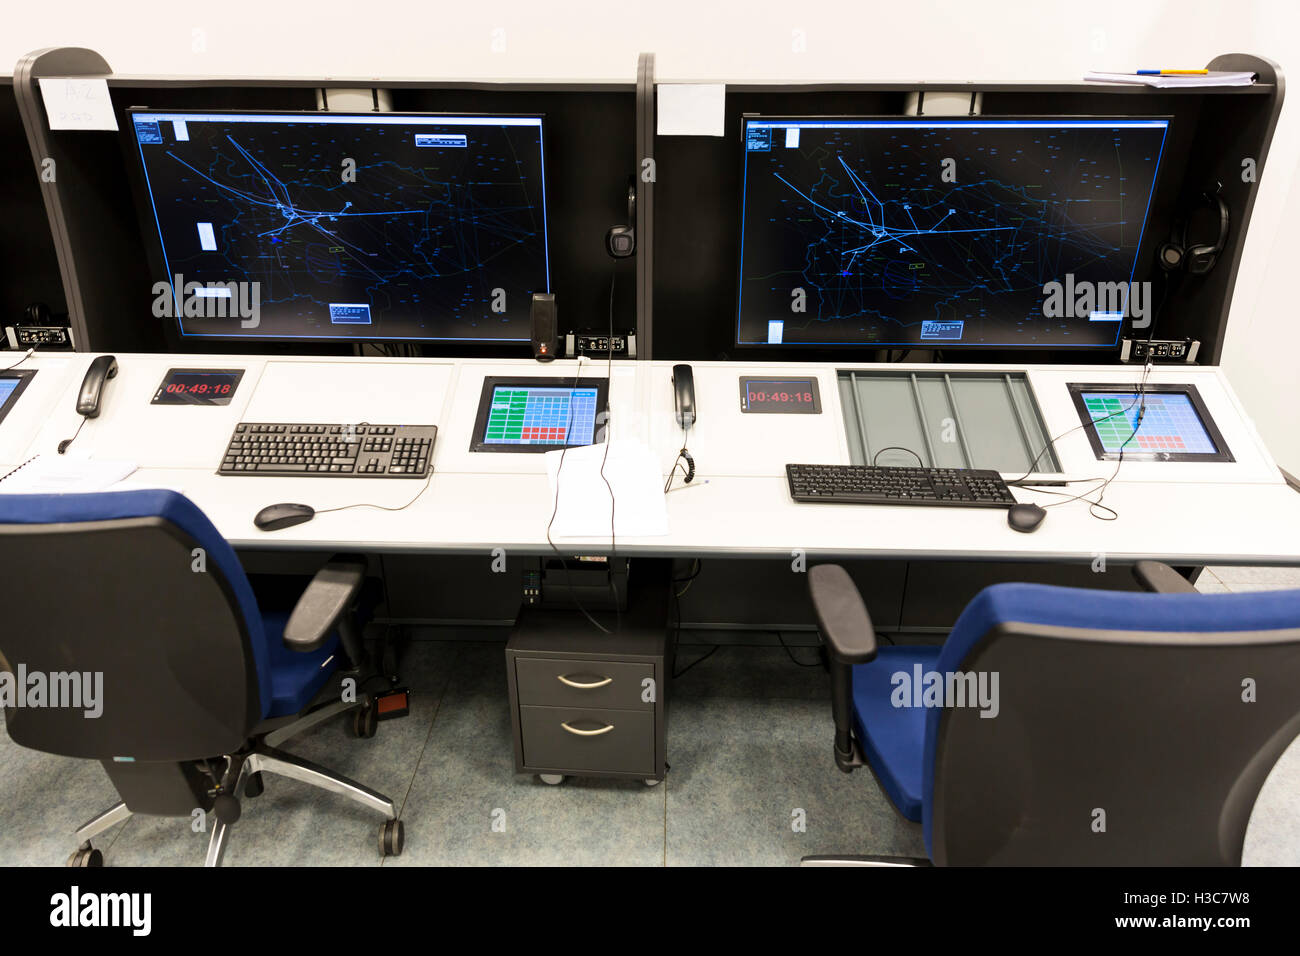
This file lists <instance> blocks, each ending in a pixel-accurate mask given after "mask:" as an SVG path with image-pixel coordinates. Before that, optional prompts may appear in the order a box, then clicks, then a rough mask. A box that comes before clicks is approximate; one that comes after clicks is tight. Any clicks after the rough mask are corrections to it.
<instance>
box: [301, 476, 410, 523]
mask: <svg viewBox="0 0 1300 956" xmlns="http://www.w3.org/2000/svg"><path fill="white" fill-rule="evenodd" d="M431 484H433V469H432V468H430V469H429V476H428V477H427V478H425V479H424V484H423V486H421V488H420V490H419V491H417V492H416V493H415V497H414V498H412V499H411V500H410V501H408V502H407V503H406V504H404V505H377V504H372V503H370V502H359V503H357V504H354V505H339V506H338V507H336V508H316V509H314V510H315V512H316V514H318V515H327V514H329V513H330V512H331V511H347V510H348V509H349V508H378V509H379V510H380V511H405V510H406V509H407V508H409V507H411V505H413V504H415V503H416V502H417V501H419V500H420V498H421V497H422V496H423V495H424V493H425V492H426V491H428V490H429V485H431Z"/></svg>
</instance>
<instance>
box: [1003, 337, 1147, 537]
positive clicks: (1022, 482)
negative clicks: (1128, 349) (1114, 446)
mask: <svg viewBox="0 0 1300 956" xmlns="http://www.w3.org/2000/svg"><path fill="white" fill-rule="evenodd" d="M1151 369H1152V362H1151V350H1150V349H1148V350H1147V361H1146V364H1145V365H1144V366H1143V368H1142V377H1141V378H1140V379H1139V380H1138V386H1137V394H1136V395H1135V397H1134V398H1133V401H1131V402H1129V403H1128V404H1127V405H1125V406H1124V407H1123V408H1121V409H1120V410H1119V411H1117V412H1112V413H1111V414H1109V415H1103V416H1102V417H1101V418H1094V419H1091V420H1090V421H1087V422H1082V423H1080V424H1078V425H1075V426H1074V427H1073V428H1069V429H1066V430H1065V431H1063V432H1061V433H1060V434H1059V435H1057V436H1056V437H1055V438H1051V439H1049V440H1048V442H1047V444H1046V445H1044V446H1043V450H1042V451H1040V452H1039V453H1038V454H1037V456H1035V458H1034V460H1033V461H1031V462H1030V463H1029V470H1028V471H1026V472H1025V473H1024V474H1023V475H1021V476H1020V477H1019V478H1016V479H1014V480H1012V481H1008V482H1007V485H1008V486H1011V487H1016V488H1032V489H1034V490H1035V491H1046V490H1047V489H1045V488H1042V487H1038V486H1037V485H1036V483H1035V482H1033V481H1029V480H1028V478H1029V476H1030V475H1031V474H1033V471H1034V466H1035V465H1037V464H1038V461H1039V459H1041V458H1042V457H1043V455H1044V454H1045V453H1046V452H1047V449H1048V448H1051V447H1053V446H1054V445H1055V444H1056V442H1058V441H1059V440H1060V439H1062V438H1064V437H1065V436H1066V435H1069V434H1071V433H1072V432H1076V431H1078V430H1079V429H1081V428H1087V427H1088V426H1089V425H1093V426H1095V425H1096V424H1097V423H1098V422H1104V421H1108V420H1109V419H1112V418H1115V417H1116V416H1119V415H1124V414H1125V413H1127V412H1129V411H1130V410H1132V409H1133V407H1134V406H1137V410H1138V413H1137V415H1136V416H1135V417H1134V421H1133V430H1132V431H1131V432H1130V433H1129V436H1128V438H1126V439H1124V441H1123V442H1122V443H1121V444H1120V448H1119V459H1118V461H1117V462H1116V463H1115V470H1114V471H1112V472H1111V473H1110V476H1109V477H1101V476H1098V477H1093V478H1070V479H1066V480H1065V481H1064V484H1067V485H1069V484H1076V483H1079V482H1085V481H1100V482H1101V484H1100V485H1098V486H1097V487H1096V488H1089V489H1088V490H1087V491H1084V492H1082V493H1080V494H1077V495H1074V496H1073V497H1071V498H1068V499H1066V500H1065V501H1057V502H1053V503H1052V504H1051V505H1048V506H1047V507H1049V508H1050V507H1056V506H1057V505H1065V504H1069V503H1070V502H1071V501H1079V500H1085V501H1087V502H1088V511H1089V513H1090V514H1091V515H1092V516H1093V517H1094V518H1097V519H1098V520H1101V521H1114V520H1115V519H1116V518H1118V517H1119V512H1118V511H1116V510H1115V509H1114V508H1111V507H1110V506H1109V505H1105V504H1102V500H1103V499H1104V498H1105V497H1106V490H1107V488H1109V487H1110V484H1111V482H1113V481H1114V480H1115V479H1116V478H1117V477H1118V476H1119V470H1120V467H1121V466H1122V465H1123V464H1124V449H1125V447H1126V446H1127V445H1128V443H1129V442H1131V441H1132V440H1133V438H1134V436H1135V435H1137V433H1138V429H1139V428H1141V427H1142V419H1143V417H1144V416H1145V414H1146V388H1147V380H1148V378H1149V377H1150V375H1151ZM1094 492H1099V495H1098V497H1097V499H1096V500H1095V501H1094V500H1093V499H1091V498H1089V497H1088V495H1091V494H1093V493H1094ZM1047 493H1048V494H1051V495H1062V494H1065V492H1060V491H1047ZM1098 509H1100V510H1101V511H1104V512H1108V513H1109V514H1110V515H1111V517H1109V518H1104V517H1102V516H1101V515H1100V514H1098V513H1097V512H1098Z"/></svg>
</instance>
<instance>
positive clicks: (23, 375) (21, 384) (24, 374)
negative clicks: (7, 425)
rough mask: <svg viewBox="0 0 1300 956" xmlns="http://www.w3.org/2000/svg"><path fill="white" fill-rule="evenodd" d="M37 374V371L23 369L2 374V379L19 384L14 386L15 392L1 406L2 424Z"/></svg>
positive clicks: (0, 376) (9, 370)
mask: <svg viewBox="0 0 1300 956" xmlns="http://www.w3.org/2000/svg"><path fill="white" fill-rule="evenodd" d="M36 372H37V370H36V369H22V370H21V371H20V370H17V369H5V370H4V371H3V372H0V379H8V380H10V381H15V380H16V381H17V382H18V384H17V385H16V386H14V390H13V391H12V392H10V393H9V397H8V398H6V399H5V401H4V404H2V405H0V422H3V421H4V420H5V416H6V415H8V414H9V413H10V412H11V411H12V410H13V408H14V406H15V405H17V404H18V398H19V396H21V395H22V394H23V392H24V391H25V390H26V388H27V386H28V385H30V384H31V381H32V379H34V378H35V377H36Z"/></svg>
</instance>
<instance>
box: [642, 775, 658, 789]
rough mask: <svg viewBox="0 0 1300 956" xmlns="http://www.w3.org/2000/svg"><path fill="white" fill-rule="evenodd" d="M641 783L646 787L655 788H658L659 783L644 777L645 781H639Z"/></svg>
mask: <svg viewBox="0 0 1300 956" xmlns="http://www.w3.org/2000/svg"><path fill="white" fill-rule="evenodd" d="M641 782H642V783H644V784H645V785H646V786H647V787H657V786H659V781H658V780H654V779H652V778H650V777H646V778H645V780H643V781H641Z"/></svg>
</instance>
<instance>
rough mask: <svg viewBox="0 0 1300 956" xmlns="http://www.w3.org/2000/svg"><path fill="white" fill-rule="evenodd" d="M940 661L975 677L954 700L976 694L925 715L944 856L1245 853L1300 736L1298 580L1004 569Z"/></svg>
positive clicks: (1169, 859)
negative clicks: (1050, 580)
mask: <svg viewBox="0 0 1300 956" xmlns="http://www.w3.org/2000/svg"><path fill="white" fill-rule="evenodd" d="M935 670H936V671H937V672H938V673H939V674H940V675H945V676H944V680H945V685H947V684H948V683H949V680H948V678H947V677H946V675H949V674H960V675H966V676H965V679H964V681H961V680H957V679H953V680H951V685H952V688H953V700H950V701H949V703H950V704H951V703H960V702H961V701H960V697H959V695H958V694H957V691H958V689H959V688H960V689H962V690H964V691H965V693H966V704H967V706H945V707H942V708H934V709H931V710H930V711H929V712H928V713H927V717H926V721H927V722H926V736H925V779H924V783H923V785H924V830H925V841H926V847H927V849H929V851H930V855H931V858H932V859H933V860H934V861H935V863H937V864H950V865H974V864H1025V865H1042V864H1071V865H1090V864H1119V865H1130V864H1131V865H1140V864H1147V865H1168V866H1173V865H1202V866H1207V865H1233V866H1235V865H1240V862H1241V851H1242V844H1243V842H1244V839H1245V833H1246V825H1247V823H1248V821H1249V819H1250V813H1251V809H1252V808H1253V807H1254V804H1255V798H1256V796H1257V795H1258V793H1259V790H1260V787H1261V786H1262V785H1263V782H1264V780H1265V778H1266V777H1267V776H1268V773H1269V771H1270V770H1271V769H1272V767H1273V765H1274V764H1275V763H1276V761H1277V759H1278V757H1279V756H1280V755H1281V753H1282V751H1283V750H1285V749H1286V747H1287V746H1288V745H1289V744H1290V743H1291V742H1292V741H1293V740H1294V739H1295V738H1296V737H1297V735H1300V591H1271V592H1262V593H1251V594H1167V595H1166V594H1133V593H1128V592H1114V591H1094V590H1086V589H1078V588H1061V587H1048V586H1044V585H1035V584H999V585H995V586H993V587H990V588H986V589H985V590H984V591H982V592H980V593H979V594H978V595H976V597H975V598H974V600H972V601H971V603H970V604H969V605H968V606H967V608H966V610H965V611H964V612H963V613H962V615H961V617H960V618H959V619H958V621H957V623H956V625H955V626H954V628H953V631H952V633H951V635H950V636H949V638H948V640H947V642H946V643H945V645H944V648H943V650H942V652H941V654H940V657H939V661H938V663H937V664H936V666H935ZM970 675H974V676H973V677H972V676H970ZM994 675H996V684H995V683H994V680H993V677H994ZM981 676H982V679H983V681H984V683H983V685H982V687H983V689H984V691H985V693H984V701H985V705H984V706H981V705H980V701H979V700H978V696H979V694H978V689H979V688H980V686H981V685H980V684H979V681H980V679H981ZM945 689H946V687H945ZM972 689H974V690H975V691H976V693H975V694H974V696H976V698H977V700H976V701H975V705H974V706H970V698H971V696H972V693H971V691H972ZM994 690H996V694H994V693H993V691H994ZM994 710H996V716H981V713H982V712H985V713H989V714H992V713H993V712H994Z"/></svg>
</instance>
